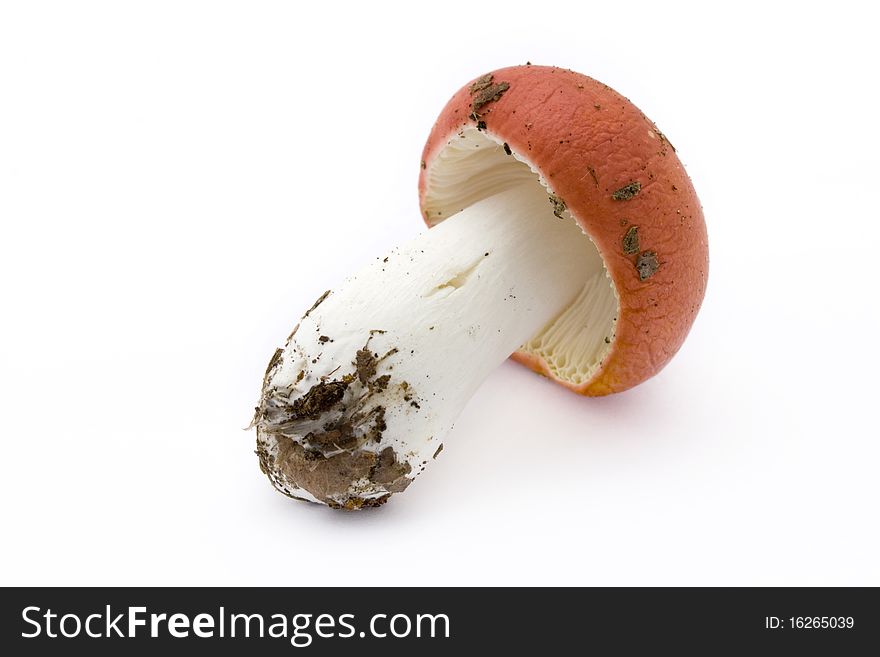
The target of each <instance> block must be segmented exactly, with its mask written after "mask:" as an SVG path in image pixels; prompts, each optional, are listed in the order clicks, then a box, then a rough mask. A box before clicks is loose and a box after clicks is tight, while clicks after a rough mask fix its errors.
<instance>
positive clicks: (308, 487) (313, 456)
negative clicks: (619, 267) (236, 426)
mask: <svg viewBox="0 0 880 657" xmlns="http://www.w3.org/2000/svg"><path fill="white" fill-rule="evenodd" d="M599 279H601V280H602V281H605V280H606V279H605V273H604V268H603V265H602V261H601V258H599V256H598V253H597V252H596V249H595V247H594V246H593V245H592V243H591V242H590V240H589V239H586V237H585V236H584V235H583V233H582V232H581V230H580V228H579V227H578V226H577V225H576V224H575V223H574V221H572V220H570V218H567V217H566V218H563V219H560V218H557V217H556V216H554V214H553V206H552V205H551V204H550V203H548V199H547V192H546V190H545V189H543V188H542V187H541V186H540V185H539V184H538V183H537V181H536V180H535V179H534V177H530V179H521V180H517V181H516V182H515V183H513V184H511V185H510V186H509V187H508V188H506V189H502V190H500V191H497V192H496V193H494V194H492V195H490V196H488V197H487V198H484V199H482V200H479V201H476V202H475V203H473V204H472V205H470V206H469V207H466V208H464V209H462V210H461V211H460V212H458V213H456V214H454V215H453V216H451V217H449V218H447V219H446V220H445V221H443V222H442V223H440V224H438V225H437V226H435V227H434V228H432V229H431V230H428V231H426V232H424V233H423V234H421V235H419V236H418V237H417V238H415V239H414V240H412V241H411V242H410V243H409V244H407V245H405V246H401V247H399V248H396V249H394V250H392V252H391V253H390V254H388V256H387V257H386V258H379V259H377V260H375V261H374V262H372V263H370V264H369V265H367V266H366V267H365V268H364V269H362V270H361V271H360V272H359V273H357V274H356V275H354V276H352V277H351V278H350V279H348V280H347V281H346V282H345V283H344V284H343V285H342V286H341V287H339V288H337V289H334V290H333V291H332V292H331V293H330V294H329V295H326V297H324V298H322V299H321V300H320V303H318V304H316V306H315V307H313V308H312V309H310V310H309V312H307V313H306V315H305V316H304V317H303V318H302V321H301V322H300V324H299V326H298V327H297V329H295V330H294V333H293V334H292V335H291V336H290V338H289V339H288V341H287V344H286V345H285V346H284V348H283V349H282V350H280V352H278V353H276V355H275V356H274V357H273V359H272V362H271V363H270V366H269V369H268V370H267V372H266V377H265V379H264V383H263V391H262V396H261V400H260V405H259V407H258V409H257V414H256V417H255V424H256V426H257V453H258V454H259V455H260V465H261V467H262V469H263V470H264V472H266V474H267V475H268V476H269V478H270V479H271V480H272V482H273V484H274V485H275V486H276V488H278V489H279V490H281V491H282V492H285V493H286V494H288V495H291V496H292V497H297V498H301V499H306V500H309V501H317V502H321V503H324V504H329V505H331V506H336V507H343V508H360V507H363V506H375V505H378V504H381V503H382V502H384V501H385V500H387V499H388V497H389V495H390V494H392V493H395V492H400V491H402V490H403V489H404V488H406V486H407V485H408V484H409V483H410V481H411V480H412V479H413V478H415V477H416V476H417V475H418V474H420V473H421V472H422V471H423V470H424V468H425V466H426V465H427V464H428V463H429V462H430V461H431V460H432V457H433V456H434V455H436V454H437V453H438V449H439V447H440V445H441V443H442V442H443V439H444V437H445V435H446V434H447V432H449V430H450V429H451V428H452V424H453V422H454V421H455V419H456V417H457V416H458V415H459V413H460V411H461V410H462V408H463V407H464V405H465V404H466V403H467V401H468V399H469V398H470V397H471V396H472V395H473V393H474V392H475V391H476V389H477V387H478V386H479V385H480V384H481V383H482V381H483V380H484V379H485V378H486V376H488V374H489V373H490V372H491V371H492V370H494V369H495V368H496V367H498V365H500V364H501V362H503V361H504V360H505V359H506V358H507V357H508V356H509V355H510V354H511V353H512V352H514V351H515V350H517V349H518V348H520V347H521V346H522V345H524V344H526V343H529V344H532V343H535V340H537V341H538V342H537V343H535V344H537V345H538V348H543V349H552V348H553V344H554V341H558V339H559V335H557V334H560V335H561V334H562V333H565V331H566V330H568V329H567V328H566V327H569V326H570V325H571V326H573V325H574V324H577V323H579V322H581V321H582V320H583V318H582V317H581V314H580V313H579V312H575V313H574V314H572V312H571V308H572V307H574V306H577V305H578V304H577V302H578V300H581V301H583V298H584V296H585V295H586V296H590V295H591V294H592V295H594V296H595V292H591V290H595V288H596V286H597V283H596V281H597V280H599ZM605 285H607V282H606V283H605ZM580 305H583V303H581V304H580ZM557 320H559V321H557ZM553 327H558V328H556V329H554V328H553ZM603 335H604V333H603ZM593 337H594V339H595V338H596V336H593ZM597 339H599V340H601V339H602V337H601V336H600V337H598V338H597Z"/></svg>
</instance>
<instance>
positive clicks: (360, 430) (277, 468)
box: [255, 330, 413, 509]
mask: <svg viewBox="0 0 880 657" xmlns="http://www.w3.org/2000/svg"><path fill="white" fill-rule="evenodd" d="M380 333H384V331H378V330H374V331H371V332H370V335H369V337H368V338H367V340H366V342H365V344H364V346H363V347H362V348H361V349H359V350H358V351H357V352H356V353H355V356H354V359H353V360H352V365H353V367H354V370H353V371H352V372H350V373H348V374H345V375H343V376H342V377H341V378H337V379H334V380H330V381H327V380H323V379H321V380H319V381H318V382H317V383H315V384H314V385H312V386H311V387H310V388H309V389H308V390H307V391H306V392H305V393H304V394H302V395H300V396H299V397H297V398H296V399H289V398H288V397H287V396H286V395H285V394H284V390H283V389H282V390H278V389H275V388H272V387H271V384H270V381H269V373H270V372H271V371H272V370H273V369H274V368H275V367H276V365H277V364H278V363H279V362H280V361H281V359H282V355H281V353H279V351H281V350H277V351H276V352H275V354H273V356H272V359H271V361H270V366H269V368H268V369H267V380H266V382H265V383H264V391H263V398H262V400H261V405H260V407H258V409H257V415H256V422H255V423H256V426H257V429H258V432H257V456H258V457H259V463H260V469H261V470H262V471H263V473H264V474H266V475H267V477H268V478H269V480H270V481H271V482H272V485H273V486H274V487H275V488H276V489H277V490H279V491H280V492H282V493H283V494H285V495H288V496H289V497H293V498H295V499H305V498H303V497H300V496H298V495H297V494H296V491H297V490H298V489H302V490H305V491H308V492H309V493H310V494H311V495H312V496H314V497H315V498H317V499H318V500H320V501H322V502H324V503H326V504H328V505H329V506H332V507H335V508H344V509H359V508H363V507H369V506H379V505H381V504H383V503H384V502H385V501H387V499H388V497H389V496H390V495H391V494H392V493H398V492H402V491H403V490H404V489H405V488H406V487H407V486H408V485H409V483H410V482H411V481H412V480H411V478H409V477H408V476H407V475H409V474H410V472H411V466H410V465H409V463H406V462H404V461H400V460H398V457H397V455H396V453H395V452H394V449H393V448H391V447H385V448H384V449H382V450H381V451H377V448H376V447H375V445H376V444H377V443H380V442H381V441H382V437H383V432H384V431H385V430H386V429H387V423H386V408H385V406H384V405H383V404H382V403H379V402H380V401H381V398H380V397H379V396H380V395H383V394H387V393H389V392H390V391H389V388H390V387H391V384H392V376H391V374H388V373H385V374H381V375H377V374H378V373H377V370H378V368H379V366H380V364H381V363H382V361H383V360H385V359H386V358H388V357H389V356H391V355H393V354H395V353H397V349H396V348H394V349H391V350H389V351H388V352H387V353H386V354H385V355H384V356H382V357H381V358H380V357H379V356H378V354H376V353H374V352H373V351H371V350H370V341H371V339H372V337H373V336H374V335H376V334H380ZM322 337H323V336H322ZM319 342H321V343H322V344H323V343H324V342H326V341H321V340H320V338H319ZM389 367H390V366H389ZM304 376H305V372H304V371H301V372H300V373H299V375H298V377H297V379H296V382H297V383H298V382H299V381H301V380H302V378H303V377H304ZM395 390H400V391H403V392H402V394H406V396H407V397H409V398H410V399H412V394H413V393H412V388H411V386H410V384H409V383H407V382H405V381H403V382H400V383H399V384H398V385H396V386H395ZM273 444H274V450H273V449H270V447H272V446H273ZM273 452H274V453H273ZM377 492H382V493H383V494H381V495H376V493H377Z"/></svg>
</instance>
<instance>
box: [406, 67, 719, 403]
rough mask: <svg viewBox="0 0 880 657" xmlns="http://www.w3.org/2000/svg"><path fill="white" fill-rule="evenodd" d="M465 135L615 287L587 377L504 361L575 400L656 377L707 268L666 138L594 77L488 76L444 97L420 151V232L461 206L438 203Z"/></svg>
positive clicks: (538, 363) (517, 70) (697, 217)
mask: <svg viewBox="0 0 880 657" xmlns="http://www.w3.org/2000/svg"><path fill="white" fill-rule="evenodd" d="M474 129H478V130H480V131H481V132H482V133H483V135H485V136H486V137H487V138H489V139H491V140H492V141H494V142H496V143H497V144H501V145H503V148H504V151H505V152H506V153H508V154H510V153H512V154H514V155H515V156H516V157H517V158H519V159H520V160H521V161H523V162H525V163H527V164H528V165H529V167H531V169H532V170H533V171H534V172H535V173H536V174H537V175H538V176H540V178H541V181H542V183H544V184H545V185H546V186H547V187H548V190H549V192H550V194H551V200H552V201H554V204H556V203H557V202H558V203H559V204H561V205H559V207H560V208H561V209H563V210H567V211H568V212H569V213H570V214H571V215H572V216H573V217H574V219H575V221H577V223H578V224H579V225H580V227H581V228H582V229H583V231H584V232H585V233H586V234H587V235H589V237H590V239H591V240H592V241H593V243H594V244H595V246H596V248H597V249H598V251H599V253H600V255H601V256H602V258H603V260H604V263H605V268H606V270H607V272H608V275H609V276H610V277H611V280H612V281H613V283H614V286H615V287H616V290H617V296H618V302H619V314H618V317H617V323H616V327H615V332H614V340H613V341H612V343H611V344H610V346H609V349H608V351H607V353H605V355H604V356H603V359H602V362H601V364H600V365H599V366H598V368H596V369H595V371H594V372H593V373H592V376H591V377H590V378H589V380H586V381H583V382H577V383H574V382H571V381H566V380H564V379H562V378H559V377H558V376H556V375H555V374H553V372H552V371H551V368H550V367H549V366H548V364H547V363H546V362H545V361H544V359H542V358H541V357H539V356H536V355H535V354H531V353H527V352H524V351H518V352H516V353H515V354H513V356H512V357H513V358H514V359H515V360H517V361H518V362H520V363H522V364H524V365H526V366H528V367H530V368H531V369H533V370H535V371H536V372H539V373H541V374H544V375H546V376H548V377H550V378H551V379H554V380H555V381H557V382H558V383H560V384H562V385H565V386H566V387H568V388H571V389H572V390H574V391H575V392H578V393H580V394H584V395H605V394H609V393H613V392H620V391H622V390H626V389H628V388H631V387H632V386H634V385H637V384H638V383H641V382H642V381H644V380H646V379H648V378H649V377H651V376H653V375H654V374H656V373H657V372H659V371H660V370H661V369H662V368H663V366H664V365H666V363H667V362H669V360H670V359H671V358H672V356H673V355H674V354H675V353H676V351H678V349H679V347H681V345H682V343H683V342H684V339H685V337H686V336H687V333H688V331H689V330H690V327H691V325H692V324H693V321H694V318H695V317H696V315H697V311H698V310H699V307H700V304H701V302H702V299H703V295H704V293H705V290H706V278H707V274H708V265H709V255H708V243H707V235H706V225H705V221H704V219H703V212H702V209H701V207H700V202H699V200H698V199H697V195H696V192H695V191H694V188H693V185H692V184H691V181H690V179H689V178H688V175H687V173H685V170H684V167H683V166H682V164H681V162H680V161H679V159H678V157H677V156H676V153H675V148H674V147H673V146H672V144H671V143H670V142H669V140H668V139H666V137H665V136H664V135H663V133H662V132H660V130H658V129H657V126H655V125H654V123H652V122H651V121H650V120H649V119H648V118H647V117H646V116H645V115H644V114H642V112H641V111H640V110H639V109H638V108H637V107H636V106H635V105H633V104H632V103H631V102H630V101H629V100H627V99H626V98H624V97H623V96H621V95H620V94H618V93H617V92H616V91H614V90H613V89H611V88H610V87H608V86H607V85H604V84H602V83H601V82H597V81H596V80H593V79H592V78H589V77H586V76H584V75H581V74H579V73H575V72H573V71H569V70H565V69H561V68H555V67H547V66H532V65H526V66H515V67H511V68H503V69H499V70H497V71H493V72H492V73H490V74H487V75H484V76H481V77H479V78H477V79H476V80H473V81H472V82H470V83H469V84H467V85H465V86H464V87H462V88H461V89H460V90H459V91H458V92H457V93H456V94H455V95H454V96H453V97H452V99H451V100H450V101H449V103H447V105H446V107H445V108H444V109H443V111H442V112H441V113H440V116H439V118H438V119H437V122H436V123H435V125H434V128H433V129H432V131H431V134H430V136H429V137H428V141H427V143H426V144H425V148H424V152H423V155H422V171H421V175H420V177H419V201H420V204H421V208H422V212H423V214H424V215H425V219H426V221H427V222H428V224H429V225H432V224H434V223H437V220H440V219H443V218H445V216H448V215H449V214H452V213H454V212H455V211H457V209H460V208H455V207H453V206H450V205H449V204H448V203H446V200H445V198H444V194H446V193H447V189H448V187H449V182H448V180H449V176H448V175H447V173H448V171H447V168H448V167H445V166H444V161H443V160H444V158H443V157H442V156H443V153H444V151H445V150H446V149H447V148H448V146H450V145H451V144H453V143H454V140H456V139H459V138H460V137H461V136H462V135H463V134H464V132H465V131H468V130H474ZM471 178H472V179H473V178H474V176H471ZM459 183H460V184H462V185H466V184H469V183H468V182H467V179H462V180H461V181H457V182H456V183H455V184H459ZM444 185H445V187H444ZM477 193H478V192H477ZM468 198H472V195H471V196H470V197H468ZM457 200H460V199H457ZM438 207H440V208H441V209H442V210H441V211H438V212H436V216H435V214H434V213H432V209H433V208H438ZM432 217H433V219H432Z"/></svg>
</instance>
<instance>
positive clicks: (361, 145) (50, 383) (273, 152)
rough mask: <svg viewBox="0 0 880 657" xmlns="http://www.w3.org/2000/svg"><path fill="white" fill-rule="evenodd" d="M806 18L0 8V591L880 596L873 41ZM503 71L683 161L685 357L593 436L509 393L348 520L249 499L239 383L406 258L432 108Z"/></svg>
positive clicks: (420, 6)
mask: <svg viewBox="0 0 880 657" xmlns="http://www.w3.org/2000/svg"><path fill="white" fill-rule="evenodd" d="M661 4H662V6H661ZM806 4H807V3H797V4H792V5H791V6H788V7H785V6H781V5H780V6H778V8H777V5H776V3H761V4H760V5H755V6H749V5H747V4H745V3H735V4H734V5H729V6H728V7H727V8H726V9H718V8H716V7H715V6H714V5H715V3H701V5H702V6H699V5H695V6H677V7H674V6H667V5H666V3H657V2H649V3H638V2H627V3H611V2H601V3H589V2H581V1H578V2H570V3H560V2H550V1H546V0H542V1H540V2H535V1H532V2H527V3H517V2H512V1H510V0H507V1H505V2H489V1H483V2H479V3H473V2H466V3H464V2H463V3H457V2H450V1H444V2H443V3H416V2H413V3H408V4H403V3H397V4H394V5H389V6H383V5H381V3H374V2H364V3H352V4H351V5H345V6H339V5H337V4H336V3H322V2H315V3H305V2H302V3H301V2H295V3H294V2H286V3H260V2H240V3H228V2H205V3H194V2H156V1H153V2H143V3H117V2H106V3H57V4H49V3H42V2H28V3H24V2H21V3H4V4H3V5H2V9H0V225H2V233H0V295H2V296H0V303H2V309H0V311H2V317H3V319H2V322H0V334H2V340H0V403H2V408H0V432H2V453H0V504H2V519H0V523H2V525H0V526H2V534H3V539H2V541H0V555H2V559H0V582H2V584H6V585H9V584H28V585H35V584H115V585H135V584H217V585H220V584H254V585H259V584H285V585H305V584H312V585H331V584H414V585H427V584H611V585H628V584H676V585H678V584H733V585H739V584H768V585H778V584H796V585H806V584H823V585H824V584H873V585H880V564H878V554H880V529H878V508H877V507H878V500H880V483H878V481H880V479H878V465H880V440H878V434H880V431H878V422H877V419H876V408H877V405H878V399H877V393H878V388H880V385H878V380H880V359H878V347H877V336H878V335H880V314H878V294H877V281H878V278H880V244H878V237H880V229H878V222H880V216H878V215H880V213H878V210H877V204H878V199H880V196H878V191H877V189H878V185H880V171H878V152H880V138H878V135H880V121H878V91H877V88H878V85H877V79H876V72H875V70H874V68H875V67H874V65H875V64H876V62H877V61H878V60H880V53H878V48H877V46H876V38H877V37H876V34H875V27H876V24H877V22H876V18H877V17H876V16H871V15H870V14H871V9H870V7H871V5H870V4H868V3H864V4H863V5H856V4H851V5H847V4H845V3H840V2H836V3H821V6H822V7H823V9H821V10H820V9H811V8H809V7H806V6H805V5H806ZM526 60H531V61H532V62H535V63H543V64H555V65H559V66H563V67H568V68H572V69H575V70H577V71H580V72H583V73H586V74H588V75H590V76H592V77H595V78H597V79H599V80H602V81H603V82H607V83H608V84H610V85H611V86H613V87H615V88H616V89H617V90H619V91H620V92H621V93H623V94H624V95H626V96H628V97H629V98H631V99H632V100H633V101H634V102H635V103H636V104H637V105H638V106H639V107H640V108H641V109H642V110H643V111H645V113H646V114H647V115H648V116H650V117H651V118H652V119H654V120H655V121H656V122H657V124H658V125H659V126H660V127H661V129H662V130H663V131H664V132H665V133H666V134H667V135H668V136H669V137H670V139H671V140H672V141H673V143H675V145H676V147H677V148H678V153H679V155H680V157H681V159H682V160H683V162H684V163H685V165H686V166H687V168H688V171H689V173H690V175H691V176H692V178H693V181H694V184H695V186H696V188H697V190H698V193H699V195H700V198H701V200H702V202H703V206H704V210H705V215H706V219H707V223H708V228H709V237H710V250H711V267H710V276H709V288H708V294H707V297H706V301H705V304H704V306H703V310H702V312H701V314H700V316H699V318H698V320H697V322H696V324H695V326H694V328H693V331H692V332H691V335H690V337H689V339H688V341H687V342H686V344H685V346H684V348H683V349H682V350H681V352H680V353H679V355H678V356H677V357H676V358H675V360H674V361H673V362H672V363H671V364H670V365H669V366H668V367H667V368H666V369H665V370H664V371H663V372H662V373H661V374H660V375H659V376H657V377H655V378H654V379H653V380H651V381H649V382H647V383H645V384H644V385H642V386H640V387H639V388H637V389H635V390H632V391H630V392H627V393H625V394H621V395H617V396H613V397H609V398H603V399H586V398H580V397H577V396H575V395H572V394H571V393H568V392H566V391H565V390H563V389H561V388H559V387H555V386H553V385H552V384H550V383H548V382H547V381H546V380H543V379H541V378H540V377H537V376H535V375H534V374H531V373H530V372H528V371H526V370H524V369H522V368H520V367H518V366H516V365H514V364H510V363H508V364H505V365H504V366H502V367H501V368H500V369H499V370H498V371H497V372H496V373H494V374H493V375H492V376H490V378H489V379H488V380H487V381H486V382H485V385H484V386H483V387H482V388H481V389H480V391H479V392H478V393H477V396H476V397H475V399H474V400H473V402H472V403H471V405H470V406H468V407H467V409H466V410H465V412H464V413H463V415H462V416H461V417H460V418H459V421H458V423H457V425H456V428H455V430H454V433H453V434H452V435H451V436H449V437H448V438H447V440H446V441H445V443H446V449H445V451H444V453H443V455H442V457H440V458H439V459H438V460H437V461H436V462H435V463H434V464H433V465H432V467H431V468H430V469H429V470H428V471H427V472H426V473H425V474H424V475H423V476H422V477H421V478H420V479H419V481H418V482H417V483H416V484H415V485H413V486H412V487H411V488H410V490H409V491H407V493H406V494H405V495H402V496H399V497H396V498H395V499H393V500H392V501H391V503H389V504H388V505H386V506H385V507H384V508H382V509H380V510H377V511H375V512H365V513H360V514H344V513H336V512H332V511H329V510H328V509H326V508H318V507H313V506H310V505H305V504H300V503H295V502H292V501H290V500H288V499H286V498H284V497H282V496H281V495H279V494H277V493H275V492H274V491H273V490H272V488H271V487H270V486H269V484H268V482H267V481H266V479H265V478H264V477H263V476H262V475H261V474H260V472H259V470H258V468H257V460H256V457H255V456H254V454H253V451H252V450H253V440H254V436H253V434H252V433H246V432H244V431H243V430H242V427H244V426H245V425H246V424H247V423H248V421H249V419H250V414H251V410H252V407H253V405H254V403H255V402H256V399H257V396H258V389H259V384H260V380H261V376H262V374H263V370H264V368H265V365H266V362H267V360H268V358H269V356H270V355H271V354H272V352H273V350H274V348H275V347H276V346H277V345H278V344H279V343H281V342H282V341H283V340H284V338H285V337H286V336H287V334H288V332H289V331H290V329H291V327H292V325H293V324H294V323H295V321H296V320H297V318H298V317H299V316H300V315H301V313H302V312H303V310H304V309H305V308H307V307H308V306H309V305H310V304H311V303H312V302H313V301H314V299H315V298H316V297H317V296H318V295H319V294H320V293H321V292H323V291H324V290H325V289H327V288H330V287H333V286H335V285H338V284H339V282H340V281H341V280H342V279H343V278H344V277H345V276H346V275H347V274H350V273H352V272H353V271H355V270H356V269H357V268H358V266H359V265H360V264H361V263H364V262H366V261H367V260H369V259H371V258H373V257H375V256H376V255H379V254H381V253H383V252H384V251H385V250H386V249H388V248H389V247H391V246H392V245H393V244H395V243H398V242H402V241H404V240H406V239H408V238H410V237H412V236H414V235H416V234H417V233H418V232H419V231H421V230H423V226H422V223H421V221H420V218H419V212H418V205H417V195H416V180H417V174H418V163H419V159H420V155H421V148H422V145H423V143H424V140H425V138H426V137H427V134H428V131H429V129H430V127H431V125H432V123H433V121H434V119H435V118H436V116H437V114H438V112H439V111H440V109H441V107H442V106H443V104H444V103H445V102H446V100H447V99H448V97H449V96H450V95H451V94H452V93H453V92H454V91H455V90H456V89H458V88H459V87H460V86H461V85H462V84H464V83H465V82H466V81H468V80H469V79H471V78H473V77H475V76H476V75H479V74H482V73H484V72H486V71H489V70H491V69H493V68H497V67H501V66H505V65H511V64H519V63H525V61H526ZM872 62H873V63H872Z"/></svg>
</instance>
